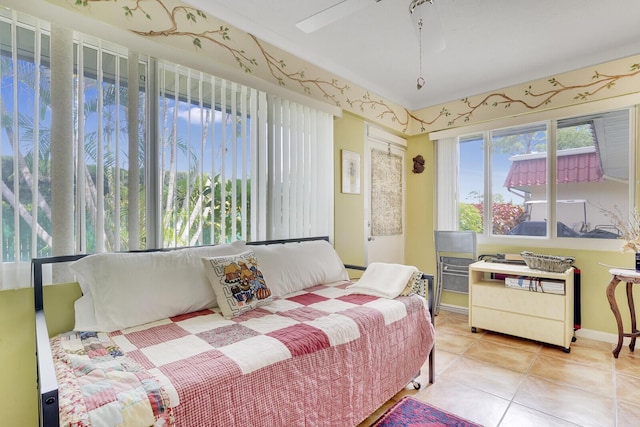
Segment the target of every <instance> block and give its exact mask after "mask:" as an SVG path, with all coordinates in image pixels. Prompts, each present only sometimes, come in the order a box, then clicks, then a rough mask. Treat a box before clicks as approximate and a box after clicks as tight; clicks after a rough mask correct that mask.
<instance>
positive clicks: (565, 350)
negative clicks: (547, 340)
mask: <svg viewBox="0 0 640 427" xmlns="http://www.w3.org/2000/svg"><path fill="white" fill-rule="evenodd" d="M562 351H564V352H565V353H571V348H569V347H568V348H564V347H563V348H562Z"/></svg>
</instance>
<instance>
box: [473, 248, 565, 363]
mask: <svg viewBox="0 0 640 427" xmlns="http://www.w3.org/2000/svg"><path fill="white" fill-rule="evenodd" d="M504 275H508V276H526V277H531V278H539V279H554V280H562V281H564V283H565V293H564V295H560V294H551V293H542V292H530V291H527V290H522V289H512V288H507V287H506V286H505V284H504V278H503V277H504ZM469 326H470V327H471V330H472V331H473V332H475V331H476V328H481V329H487V330H490V331H495V332H501V333H504V334H508V335H514V336H518V337H522V338H528V339H531V340H535V341H540V342H544V343H548V344H554V345H557V346H560V347H562V349H563V350H564V351H565V352H567V353H568V352H569V351H570V350H571V349H570V345H571V341H572V339H573V328H574V317H573V267H572V268H570V269H568V270H567V271H565V272H564V273H551V272H546V271H539V270H532V269H530V268H528V267H526V266H524V265H514V264H500V263H490V262H485V261H478V262H475V263H473V264H471V265H470V266H469Z"/></svg>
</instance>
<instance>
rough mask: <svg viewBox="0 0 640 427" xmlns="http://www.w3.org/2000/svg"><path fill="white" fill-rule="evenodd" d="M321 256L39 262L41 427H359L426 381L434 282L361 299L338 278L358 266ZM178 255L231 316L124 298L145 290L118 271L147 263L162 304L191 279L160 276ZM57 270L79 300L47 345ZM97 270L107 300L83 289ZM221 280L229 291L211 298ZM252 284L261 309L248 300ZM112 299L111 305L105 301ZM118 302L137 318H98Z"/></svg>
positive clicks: (217, 309)
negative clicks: (166, 290)
mask: <svg viewBox="0 0 640 427" xmlns="http://www.w3.org/2000/svg"><path fill="white" fill-rule="evenodd" d="M247 247H248V248H250V249H249V251H248V252H246V251H245V252H241V251H244V249H247ZM329 247H331V246H330V245H329V244H328V239H327V238H326V237H321V238H307V239H291V240H278V241H266V242H249V243H246V247H241V248H235V249H234V251H235V252H240V253H234V254H231V255H229V254H225V255H220V254H218V253H214V256H206V255H207V254H209V253H208V252H207V251H215V249H214V247H210V249H204V248H183V249H179V250H175V251H170V250H167V251H144V252H135V253H127V254H121V255H110V258H108V261H102V263H101V264H96V262H93V263H91V262H89V261H92V260H94V258H89V257H86V256H84V255H72V256H61V257H48V258H38V259H34V260H33V263H32V264H33V279H34V299H35V311H36V313H35V316H36V340H37V343H36V345H37V364H38V389H39V395H40V401H39V410H40V425H43V426H46V427H49V426H58V425H79V426H80V425H83V426H84V425H87V426H88V425H91V426H94V427H96V426H103V425H104V426H106V425H157V426H170V425H176V426H208V425H210V426H245V425H251V426H291V425H309V426H332V427H333V426H355V425H357V424H358V423H360V422H361V421H362V420H364V419H365V418H366V417H367V416H369V415H370V414H371V413H373V412H374V411H375V410H376V409H377V408H379V407H380V406H381V405H382V404H383V403H384V402H386V401H387V400H388V399H390V398H391V397H393V395H395V394H396V393H397V392H398V391H399V390H401V389H402V388H403V387H405V386H406V385H407V384H410V383H411V382H412V381H414V380H415V378H416V377H417V374H418V373H419V370H420V367H421V366H422V365H423V364H424V362H425V360H427V359H428V360H429V382H430V383H432V382H433V380H434V374H433V372H434V369H433V368H434V365H433V362H434V359H433V345H434V328H433V325H432V323H431V320H430V315H429V313H430V312H432V310H433V277H432V276H431V275H426V274H423V273H421V272H413V273H412V275H411V280H410V281H409V282H408V284H407V287H406V288H405V291H406V290H407V289H409V290H411V289H413V290H412V291H410V292H405V291H403V295H406V296H398V297H396V298H385V297H379V296H375V295H374V294H366V293H362V292H359V291H357V290H354V289H352V288H351V287H353V286H355V285H354V284H352V283H351V282H350V281H349V280H348V277H343V276H342V275H343V274H344V273H343V272H342V270H343V269H359V270H365V269H364V268H362V267H357V266H350V265H347V266H344V265H342V264H341V262H340V266H339V267H338V265H337V260H338V261H339V258H337V254H335V252H334V251H333V248H332V247H331V249H328V248H329ZM216 248H217V247H216ZM181 251H182V252H181ZM170 252H171V254H169V255H166V254H167V253H170ZM185 254H188V255H189V256H190V258H189V260H191V261H189V262H196V263H199V262H201V261H202V262H203V263H204V265H205V273H206V274H205V276H206V278H207V279H209V282H210V284H211V286H212V287H213V289H214V293H215V294H216V295H218V298H217V300H218V301H219V302H220V301H222V300H221V298H220V295H223V294H224V295H226V297H227V299H228V300H229V301H230V304H231V305H232V307H231V308H232V311H231V312H229V307H228V306H227V305H226V303H225V302H224V301H222V302H221V303H220V304H219V305H218V306H213V307H211V306H210V304H209V306H207V307H204V308H203V307H196V306H192V305H188V304H187V305H186V306H185V305H184V302H183V301H180V299H181V298H182V297H184V298H187V297H188V296H189V295H194V296H195V297H196V298H195V300H196V301H201V300H203V298H202V297H200V296H198V295H197V292H195V293H194V292H193V291H188V292H183V293H184V294H188V295H178V294H174V295H175V297H174V298H171V299H172V300H176V301H172V302H171V304H173V305H178V306H179V311H182V313H180V314H174V315H171V316H164V314H163V313H162V310H163V307H159V305H161V304H158V303H156V302H154V303H152V304H144V303H141V302H140V301H141V300H138V299H137V298H138V295H137V294H138V293H140V294H144V292H143V291H140V292H133V293H131V289H132V288H131V286H137V283H136V284H135V285H131V284H127V283H126V282H127V280H129V279H131V280H137V281H138V282H139V281H140V279H139V278H137V279H136V278H131V276H135V274H132V273H131V272H129V273H127V272H126V269H127V268H128V267H127V265H131V264H132V265H143V264H144V262H146V261H144V260H145V259H147V258H150V259H151V258H153V260H152V261H150V262H154V263H156V264H154V265H155V266H156V268H155V269H147V270H146V271H152V270H158V271H156V272H152V273H150V274H152V275H153V274H156V275H158V277H159V278H156V279H154V281H155V284H156V285H157V286H158V289H159V290H158V291H155V289H154V293H159V294H162V292H163V290H162V289H163V288H162V283H160V282H162V281H163V280H165V279H166V281H167V283H169V284H171V283H172V281H173V282H175V281H176V277H183V276H182V275H183V274H185V273H184V272H187V273H186V274H193V273H194V271H195V270H197V269H196V268H190V269H188V270H187V269H184V271H182V270H181V269H180V268H177V269H176V268H171V269H170V270H166V271H165V270H163V268H165V267H166V266H167V263H168V262H169V263H170V262H174V260H175V259H176V257H180V256H185ZM194 254H195V255H194ZM106 256H107V255H105V257H106ZM92 257H93V256H92ZM114 257H115V261H113V258H114ZM145 257H146V258H145ZM162 257H165V258H162ZM168 257H170V258H168ZM225 257H226V258H225ZM131 259H133V260H134V261H133V262H131ZM229 259H232V260H233V262H229ZM141 260H142V261H141ZM167 260H170V261H167ZM194 260H195V261H194ZM238 260H240V261H238ZM183 261H184V260H182V261H180V262H183ZM258 261H259V262H258ZM105 262H106V263H107V265H108V268H107V267H104V265H103V264H104V263H105ZM109 262H116V264H108V263H109ZM118 262H120V263H126V264H117V263H118ZM64 263H72V264H71V265H73V266H74V268H75V270H74V272H75V275H76V277H79V280H78V281H79V282H80V287H81V288H82V291H83V296H82V297H81V298H80V299H79V300H77V301H76V302H75V311H76V313H75V321H76V323H75V326H76V327H74V330H71V331H69V332H64V333H62V334H57V335H55V336H54V337H50V336H49V330H48V327H47V320H46V318H45V309H44V308H45V305H46V304H45V301H44V296H43V282H44V275H45V273H44V271H45V267H46V266H49V265H52V266H57V265H64ZM74 263H76V264H74ZM114 265H115V267H114ZM180 265H181V266H182V265H183V264H180ZM230 265H233V266H234V268H231V267H229V266H230ZM207 266H208V267H207ZM192 267H193V265H192ZM101 268H103V269H105V270H104V271H106V272H109V276H111V275H113V274H115V275H117V274H122V275H123V276H121V277H119V278H118V282H117V283H110V285H109V286H108V287H107V290H104V289H102V290H98V289H101V288H100V287H98V288H91V290H89V288H86V283H85V284H83V281H84V280H85V279H86V277H85V276H84V274H85V273H86V272H87V271H88V272H89V273H88V274H90V275H94V276H95V277H93V276H92V277H93V278H94V279H95V278H96V277H97V278H100V277H102V276H100V274H99V271H100V269H101ZM166 268H169V267H166ZM207 268H208V270H207ZM83 269H86V271H85V272H83ZM216 271H218V272H219V273H220V275H221V278H218V279H220V280H221V282H222V283H227V282H228V283H227V284H228V285H229V287H228V288H222V289H221V288H219V287H216V285H215V284H216V283H217V282H216V277H212V276H215V275H214V274H213V273H214V272H216ZM256 271H257V273H256ZM116 272H117V273H116ZM198 274H202V273H201V272H200V273H198ZM366 274H368V273H367V271H365V272H364V275H363V279H364V278H365V275H366ZM172 275H173V277H172ZM245 276H246V277H245ZM377 276H379V275H377ZM336 277H340V278H341V279H343V280H333V279H335V278H336ZM407 277H409V276H407ZM265 279H266V280H265ZM198 280H200V277H198ZM198 280H189V281H188V282H189V283H182V282H181V283H180V285H181V286H183V285H184V286H187V287H188V286H191V285H193V283H195V282H197V281H198ZM185 282H187V281H185ZM412 283H413V284H412ZM269 284H271V286H269ZM244 285H246V287H245V286H244ZM356 285H357V283H356ZM119 286H120V287H121V290H122V291H123V292H129V293H128V294H125V295H126V296H127V297H126V298H123V297H122V295H118V287H119ZM249 286H250V287H251V292H253V293H254V296H260V298H257V297H255V298H253V299H251V298H250V297H249V299H247V292H248V289H249ZM412 286H413V288H412ZM421 287H422V288H427V292H426V294H427V295H428V304H427V303H426V302H425V299H424V297H423V296H421V295H420V294H421V293H422V294H423V295H424V293H423V292H419V291H417V289H419V288H421ZM101 292H102V293H104V295H102V294H100V293H101ZM171 292H175V287H174V290H172V291H171ZM86 297H92V298H93V310H95V314H96V317H97V318H98V319H97V320H98V325H97V326H96V328H97V329H98V330H100V332H95V331H92V330H88V329H87V328H86V327H83V326H87V325H92V326H93V323H92V322H95V321H96V319H93V320H90V321H88V320H86V319H84V320H83V319H79V317H78V316H80V312H81V311H82V304H79V303H81V302H82V301H81V300H82V299H84V298H86ZM109 298H117V301H118V304H103V301H109ZM140 298H141V297H140ZM144 298H146V299H150V297H149V296H148V295H147V296H145V297H144ZM151 299H152V298H151ZM192 299H194V298H192ZM162 300H163V301H165V300H167V298H166V297H163V299H162ZM190 303H191V302H190ZM180 304H182V305H180ZM202 304H208V303H206V302H202ZM127 305H129V306H130V307H135V308H136V309H135V310H134V311H135V313H133V314H131V313H126V314H125V315H123V314H122V312H118V313H116V314H115V315H113V316H111V317H109V316H103V315H104V313H102V311H105V310H106V311H109V310H113V309H114V308H113V307H114V306H115V307H117V308H116V310H119V309H120V308H121V307H124V309H126V307H127ZM238 307H240V309H239V310H237V311H236V312H233V309H234V308H235V309H238ZM172 308H173V309H174V310H175V307H172ZM107 314H113V313H107ZM129 314H131V316H132V318H131V319H125V320H126V322H125V323H119V322H123V321H124V320H123V317H124V318H126V317H127V316H129ZM145 316H146V317H145ZM149 316H152V317H149ZM153 316H155V317H153ZM158 316H162V317H161V318H157V317H158ZM103 317H104V318H103ZM104 319H108V321H107V322H106V323H105V321H104ZM149 319H154V320H152V321H147V320H149ZM109 322H111V323H109ZM122 326H124V327H122ZM415 385H416V386H419V384H415Z"/></svg>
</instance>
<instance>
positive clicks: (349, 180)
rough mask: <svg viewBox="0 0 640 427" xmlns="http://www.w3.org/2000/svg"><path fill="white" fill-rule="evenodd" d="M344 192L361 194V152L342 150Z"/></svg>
mask: <svg viewBox="0 0 640 427" xmlns="http://www.w3.org/2000/svg"><path fill="white" fill-rule="evenodd" d="M342 192H343V193H346V194H360V154H359V153H355V152H353V151H348V150H342Z"/></svg>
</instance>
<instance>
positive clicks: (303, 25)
mask: <svg viewBox="0 0 640 427" xmlns="http://www.w3.org/2000/svg"><path fill="white" fill-rule="evenodd" d="M373 1H375V2H376V3H378V2H380V1H381V0H343V1H341V2H340V3H338V4H336V5H334V6H331V7H328V8H326V9H325V10H322V11H320V12H318V13H316V14H314V15H311V16H309V17H308V18H305V19H303V20H302V21H299V22H298V23H297V24H296V27H298V28H299V29H300V30H302V31H304V32H305V33H313V32H314V31H317V30H319V29H320V28H323V27H326V26H327V25H329V24H332V23H334V22H336V21H338V20H340V19H342V18H344V17H346V16H349V15H351V14H353V13H356V12H357V11H359V10H361V9H364V8H365V7H366V6H367V5H369V4H371V3H372V2H373Z"/></svg>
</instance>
